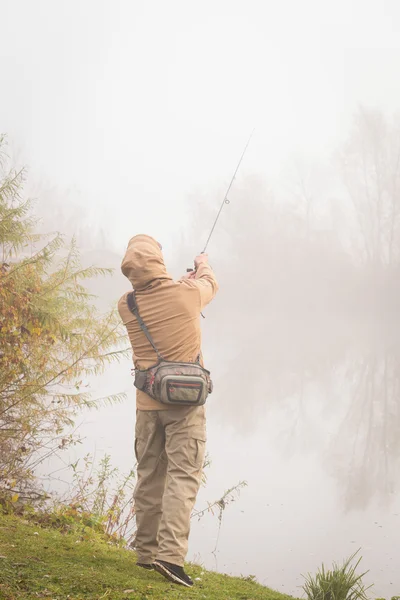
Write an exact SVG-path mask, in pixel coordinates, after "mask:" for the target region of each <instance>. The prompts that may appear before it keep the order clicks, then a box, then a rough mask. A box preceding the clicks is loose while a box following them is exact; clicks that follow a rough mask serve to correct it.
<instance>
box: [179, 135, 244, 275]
mask: <svg viewBox="0 0 400 600" xmlns="http://www.w3.org/2000/svg"><path fill="white" fill-rule="evenodd" d="M253 133H254V129H253V131H252V132H251V134H250V137H249V139H248V140H247V143H246V145H245V147H244V150H243V152H242V155H241V157H240V159H239V162H238V164H237V166H236V169H235V172H234V174H233V176H232V179H231V180H230V182H229V185H228V189H227V190H226V192H225V196H224V199H223V201H222V204H221V206H220V209H219V211H218V214H217V216H216V219H215V221H214V224H213V226H212V228H211V231H210V234H209V236H208V238H207V242H206V245H205V246H204V250H203V251H202V254H204V253H205V252H206V251H207V248H208V244H209V243H210V240H211V238H212V235H213V233H214V230H215V227H216V225H217V223H218V220H219V218H220V216H221V213H222V211H223V208H224V206H225V204H230V200H229V198H228V194H229V192H230V191H231V187H232V185H233V182H234V181H235V178H236V174H237V172H238V170H239V167H240V165H241V164H242V160H243V158H244V155H245V154H246V150H247V148H248V146H249V144H250V140H251V138H252V137H253ZM186 270H187V272H188V273H190V272H192V271H193V269H186Z"/></svg>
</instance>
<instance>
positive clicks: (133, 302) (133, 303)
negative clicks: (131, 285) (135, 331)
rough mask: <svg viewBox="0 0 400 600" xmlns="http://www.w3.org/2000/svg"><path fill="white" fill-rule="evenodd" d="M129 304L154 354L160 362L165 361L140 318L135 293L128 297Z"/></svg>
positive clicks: (130, 293)
mask: <svg viewBox="0 0 400 600" xmlns="http://www.w3.org/2000/svg"><path fill="white" fill-rule="evenodd" d="M127 302H128V308H129V310H130V311H131V313H132V314H134V315H135V317H136V319H137V322H138V323H139V326H140V329H141V330H142V331H143V333H144V335H145V336H146V338H147V339H148V341H149V343H150V344H151V347H152V348H153V350H154V352H155V353H156V354H157V358H158V360H164V358H163V356H162V355H161V354H160V352H159V351H158V349H157V346H156V345H155V343H154V340H153V338H152V337H151V333H150V331H149V330H148V329H147V325H146V323H145V322H144V321H143V319H142V317H141V316H140V313H139V308H138V305H137V302H136V297H135V292H129V294H128V297H127Z"/></svg>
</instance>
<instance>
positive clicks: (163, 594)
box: [0, 515, 288, 600]
mask: <svg viewBox="0 0 400 600" xmlns="http://www.w3.org/2000/svg"><path fill="white" fill-rule="evenodd" d="M188 572H189V573H190V574H191V575H192V576H193V577H194V578H195V579H196V578H199V580H196V582H195V584H196V585H195V587H194V588H192V589H186V588H183V587H179V586H175V585H172V584H169V583H168V582H167V581H165V580H164V579H163V578H162V577H160V575H157V574H156V573H154V572H147V571H143V570H142V569H138V568H137V567H135V556H134V554H133V553H132V552H129V551H127V550H122V549H120V548H117V547H115V546H112V545H110V544H108V543H107V542H106V541H105V540H104V539H102V538H101V536H99V535H98V534H96V533H95V532H93V531H92V530H91V529H88V528H86V529H84V530H82V531H75V532H73V533H66V534H62V533H60V532H59V531H57V530H54V529H43V528H41V527H39V526H38V525H36V524H35V523H32V522H28V521H25V520H22V519H19V518H16V517H9V516H1V515H0V598H1V599H2V600H31V599H32V600H33V598H35V600H37V598H48V599H52V600H55V599H57V600H83V599H85V600H100V599H103V598H104V599H108V600H122V599H124V600H133V599H135V600H146V599H152V600H155V599H157V600H164V599H167V600H174V599H177V598H188V599H191V598H193V599H197V598H198V599H201V600H205V599H207V600H233V599H235V600H259V599H260V600H261V599H263V600H285V598H288V597H287V596H283V595H282V594H279V593H278V592H274V591H272V590H269V589H268V588H265V587H263V586H261V585H259V584H257V583H254V582H252V581H248V580H245V579H239V578H233V577H228V576H226V575H219V574H216V573H210V572H207V571H204V570H203V569H202V568H201V567H197V566H191V565H190V566H188Z"/></svg>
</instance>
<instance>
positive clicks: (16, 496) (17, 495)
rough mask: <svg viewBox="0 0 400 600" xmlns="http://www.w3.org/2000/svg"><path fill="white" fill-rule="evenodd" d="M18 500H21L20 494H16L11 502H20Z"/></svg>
mask: <svg viewBox="0 0 400 600" xmlns="http://www.w3.org/2000/svg"><path fill="white" fill-rule="evenodd" d="M18 498H19V494H14V495H13V496H12V497H11V502H12V503H14V502H16V501H17V500H18Z"/></svg>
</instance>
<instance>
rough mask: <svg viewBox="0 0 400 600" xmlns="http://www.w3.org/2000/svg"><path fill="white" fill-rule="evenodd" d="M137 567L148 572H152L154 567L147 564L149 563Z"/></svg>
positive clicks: (138, 564)
mask: <svg viewBox="0 0 400 600" xmlns="http://www.w3.org/2000/svg"><path fill="white" fill-rule="evenodd" d="M136 566H137V567H140V568H141V569H146V571H152V570H153V565H151V564H147V563H136Z"/></svg>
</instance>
